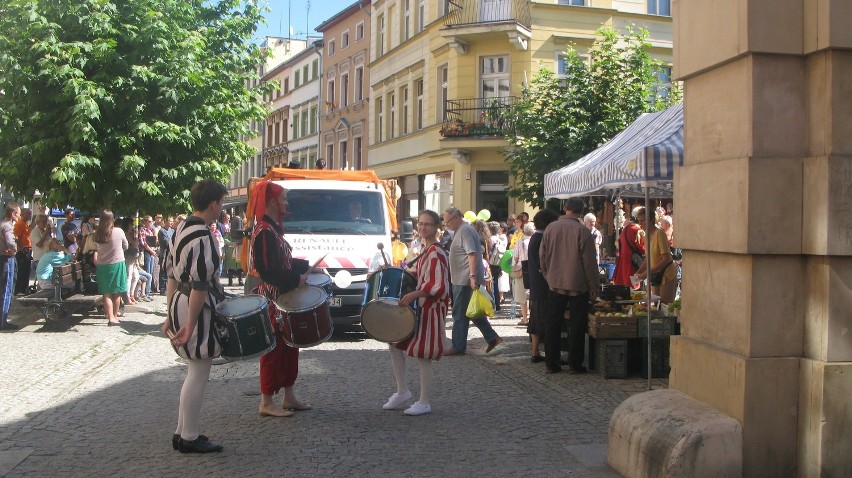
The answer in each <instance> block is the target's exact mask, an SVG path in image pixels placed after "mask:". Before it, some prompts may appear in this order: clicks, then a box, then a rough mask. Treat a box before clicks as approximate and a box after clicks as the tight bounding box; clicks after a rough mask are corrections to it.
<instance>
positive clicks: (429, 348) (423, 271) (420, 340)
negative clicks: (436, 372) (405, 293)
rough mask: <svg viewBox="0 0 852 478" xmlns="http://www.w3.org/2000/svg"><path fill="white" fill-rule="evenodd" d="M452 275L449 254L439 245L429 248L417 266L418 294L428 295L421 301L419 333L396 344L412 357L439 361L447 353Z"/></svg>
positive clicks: (415, 273)
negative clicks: (424, 293) (447, 321)
mask: <svg viewBox="0 0 852 478" xmlns="http://www.w3.org/2000/svg"><path fill="white" fill-rule="evenodd" d="M449 273H450V266H449V260H448V258H447V252H446V251H445V250H444V248H442V247H441V246H439V245H438V244H432V245H431V246H429V249H427V251H426V253H425V254H424V255H423V256H422V257H421V258H420V260H418V261H417V263H416V264H415V269H414V276H415V277H417V290H422V291H426V292H427V293H428V294H429V295H428V296H426V297H424V298H423V299H421V301H420V321H419V323H418V324H417V331H416V332H415V333H414V335H413V336H412V337H411V338H410V339H407V340H403V341H402V342H399V343H397V344H395V347H396V348H398V349H400V350H404V351H405V353H406V355H408V356H409V357H416V358H425V359H431V360H439V359H440V358H441V355H443V353H444V322H445V320H446V318H447V307H448V305H449V302H450V289H449V287H450V282H449V280H448V275H449Z"/></svg>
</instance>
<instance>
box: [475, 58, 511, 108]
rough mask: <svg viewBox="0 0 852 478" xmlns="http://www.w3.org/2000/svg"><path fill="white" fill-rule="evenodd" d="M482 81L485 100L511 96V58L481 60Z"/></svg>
mask: <svg viewBox="0 0 852 478" xmlns="http://www.w3.org/2000/svg"><path fill="white" fill-rule="evenodd" d="M479 74H480V81H481V83H480V84H481V88H482V97H483V98H497V97H500V98H502V97H506V96H509V57H508V56H486V57H482V58H481V59H480V68H479Z"/></svg>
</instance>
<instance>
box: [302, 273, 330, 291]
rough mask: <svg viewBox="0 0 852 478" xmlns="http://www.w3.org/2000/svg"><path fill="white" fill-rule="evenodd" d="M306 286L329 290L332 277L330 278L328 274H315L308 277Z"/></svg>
mask: <svg viewBox="0 0 852 478" xmlns="http://www.w3.org/2000/svg"><path fill="white" fill-rule="evenodd" d="M305 284H307V285H315V286H319V287H322V288H323V289H325V290H328V287H329V286H330V285H331V277H329V276H328V275H327V274H323V273H320V272H314V273H312V274H308V275H307V280H306V281H305Z"/></svg>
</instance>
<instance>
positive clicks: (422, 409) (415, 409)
mask: <svg viewBox="0 0 852 478" xmlns="http://www.w3.org/2000/svg"><path fill="white" fill-rule="evenodd" d="M402 413H405V414H406V415H411V416H417V415H425V414H427V413H432V405H428V404H427V405H421V404H420V402H414V405H412V406H410V407H408V408H406V409H405V411H404V412H402Z"/></svg>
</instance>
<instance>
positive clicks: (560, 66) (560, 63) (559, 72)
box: [556, 53, 568, 78]
mask: <svg viewBox="0 0 852 478" xmlns="http://www.w3.org/2000/svg"><path fill="white" fill-rule="evenodd" d="M566 76H568V56H567V55H565V54H563V53H559V54H557V55H556V77H557V78H564V77H566Z"/></svg>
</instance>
